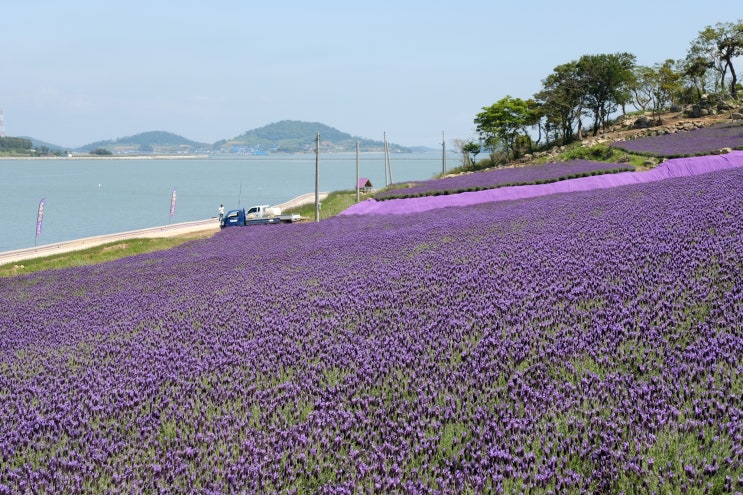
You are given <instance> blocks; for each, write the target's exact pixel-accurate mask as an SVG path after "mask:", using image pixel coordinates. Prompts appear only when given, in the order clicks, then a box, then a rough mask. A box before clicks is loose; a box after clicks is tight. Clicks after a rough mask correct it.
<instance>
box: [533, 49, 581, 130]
mask: <svg viewBox="0 0 743 495" xmlns="http://www.w3.org/2000/svg"><path fill="white" fill-rule="evenodd" d="M542 88H543V89H542V91H540V92H538V93H536V94H535V95H534V98H536V100H537V102H539V104H540V112H541V115H542V116H543V118H544V119H545V122H544V127H545V132H546V134H547V139H548V140H550V134H553V140H554V141H556V142H561V143H562V144H568V143H570V142H572V141H573V139H574V129H575V127H576V125H577V126H578V128H579V129H578V132H579V133H580V115H581V112H582V109H583V107H582V103H583V87H582V81H581V79H580V77H579V74H578V64H577V62H569V63H567V64H563V65H558V66H557V67H555V68H554V69H553V70H552V74H550V75H549V76H547V77H546V78H545V79H544V80H543V81H542Z"/></svg>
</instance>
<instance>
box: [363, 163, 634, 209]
mask: <svg viewBox="0 0 743 495" xmlns="http://www.w3.org/2000/svg"><path fill="white" fill-rule="evenodd" d="M634 169H635V168H634V167H633V166H632V165H628V164H620V163H603V162H594V161H590V160H571V161H567V162H560V163H546V164H542V165H533V166H529V167H517V168H505V169H498V170H488V171H485V172H477V173H473V174H464V175H458V176H455V177H445V178H443V179H432V180H428V181H421V182H412V183H404V184H396V185H395V184H393V185H392V188H391V189H387V190H385V191H381V192H379V193H377V194H375V195H374V199H377V200H384V199H395V198H416V197H423V196H437V195H441V194H457V193H461V192H468V191H482V190H485V189H494V188H498V187H505V186H521V185H528V184H547V183H551V182H557V181H561V180H567V179H575V178H578V177H590V176H593V175H602V174H610V173H618V172H628V171H632V170H634Z"/></svg>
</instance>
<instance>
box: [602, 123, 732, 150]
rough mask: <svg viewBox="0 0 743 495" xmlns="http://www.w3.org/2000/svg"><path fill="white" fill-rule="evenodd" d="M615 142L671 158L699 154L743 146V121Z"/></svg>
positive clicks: (630, 148) (632, 148) (621, 147)
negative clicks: (742, 122)
mask: <svg viewBox="0 0 743 495" xmlns="http://www.w3.org/2000/svg"><path fill="white" fill-rule="evenodd" d="M611 146H613V147H615V148H620V149H623V150H625V151H628V152H631V153H638V154H645V155H652V156H661V157H667V158H675V157H684V156H699V155H707V154H710V153H716V152H719V151H720V150H722V149H725V148H730V149H737V150H740V149H743V124H741V123H737V122H735V123H722V124H715V125H712V126H709V127H702V128H699V129H694V130H692V131H687V132H676V133H672V134H663V135H659V136H649V137H644V138H640V139H633V140H630V141H617V142H615V143H613V144H612V145H611Z"/></svg>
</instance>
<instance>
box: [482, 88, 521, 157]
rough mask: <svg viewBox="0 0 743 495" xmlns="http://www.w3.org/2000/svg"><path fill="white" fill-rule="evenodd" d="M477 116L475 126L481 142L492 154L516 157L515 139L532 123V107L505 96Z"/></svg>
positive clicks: (517, 99)
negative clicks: (502, 152)
mask: <svg viewBox="0 0 743 495" xmlns="http://www.w3.org/2000/svg"><path fill="white" fill-rule="evenodd" d="M482 110H483V111H482V112H480V113H478V114H477V117H476V118H475V124H476V126H477V132H478V133H479V134H480V137H481V139H482V141H483V142H484V143H485V145H486V146H487V147H488V148H490V149H491V150H492V151H493V152H495V151H497V150H502V151H504V152H505V154H506V156H507V157H509V158H510V157H513V158H516V157H517V150H516V146H515V144H516V139H517V138H518V137H519V136H521V135H523V134H525V133H526V128H527V126H529V125H531V123H532V122H533V121H534V112H533V107H532V106H531V105H530V104H529V103H527V102H526V101H524V100H522V99H520V98H513V97H511V96H506V97H505V98H502V99H500V100H498V101H497V102H495V103H493V104H492V105H491V106H489V107H483V109H482Z"/></svg>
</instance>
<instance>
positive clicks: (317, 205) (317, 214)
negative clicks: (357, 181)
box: [315, 132, 320, 222]
mask: <svg viewBox="0 0 743 495" xmlns="http://www.w3.org/2000/svg"><path fill="white" fill-rule="evenodd" d="M319 221H320V133H319V132H318V133H317V138H316V140H315V222H319Z"/></svg>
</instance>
